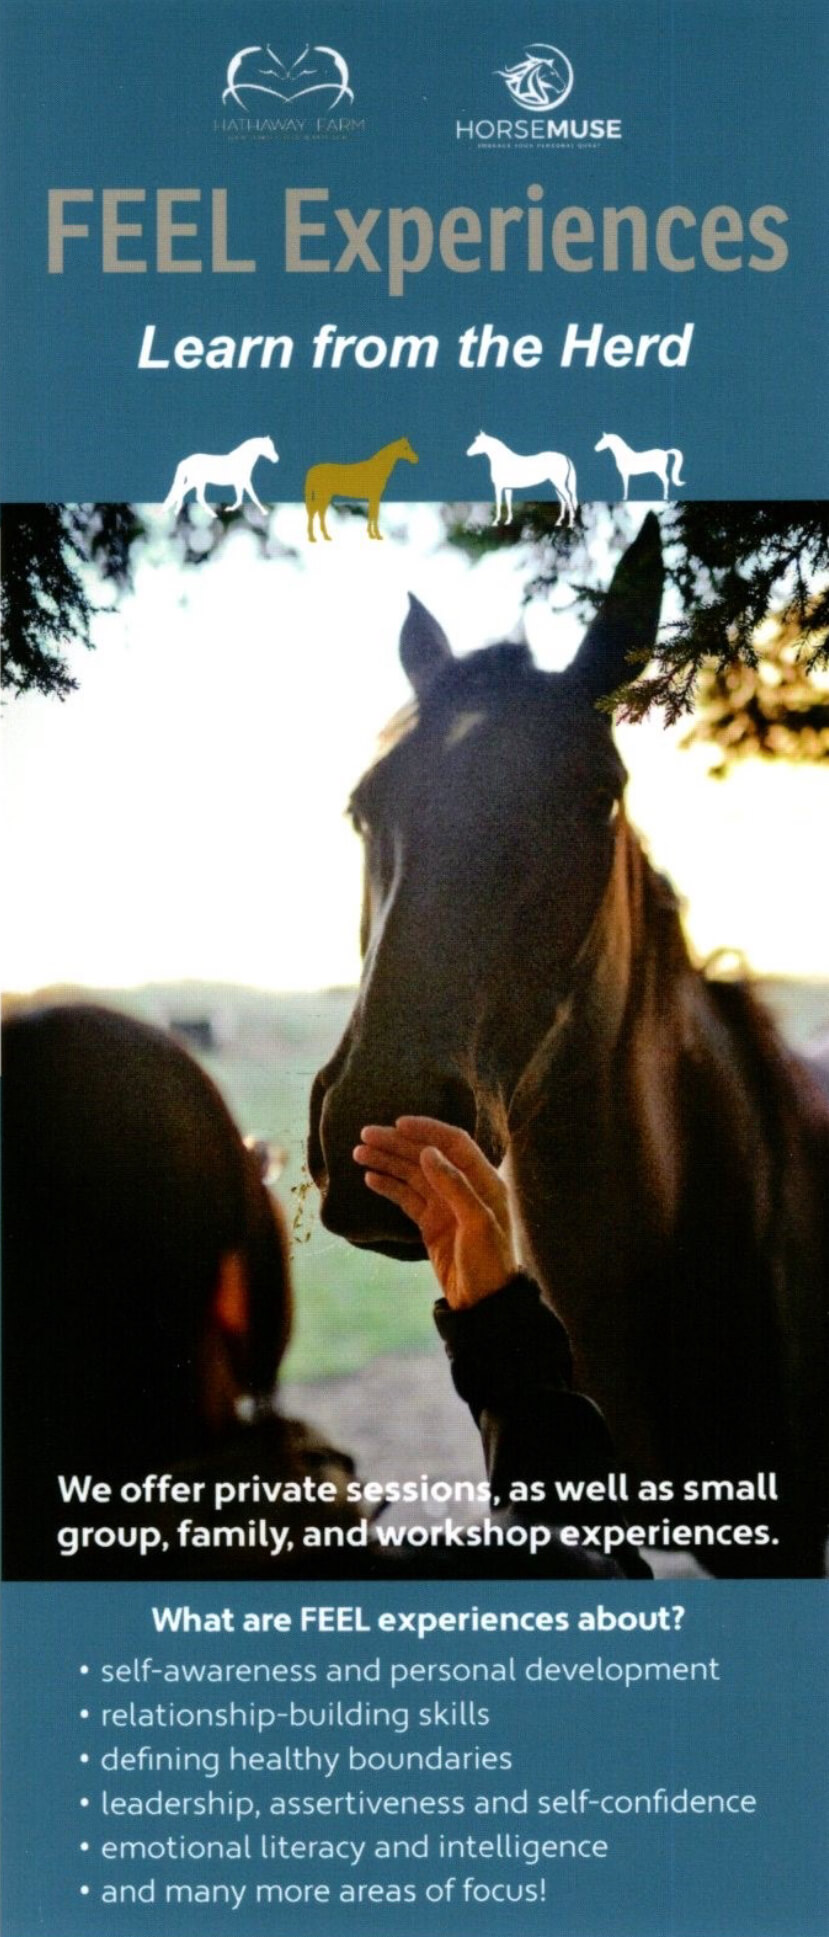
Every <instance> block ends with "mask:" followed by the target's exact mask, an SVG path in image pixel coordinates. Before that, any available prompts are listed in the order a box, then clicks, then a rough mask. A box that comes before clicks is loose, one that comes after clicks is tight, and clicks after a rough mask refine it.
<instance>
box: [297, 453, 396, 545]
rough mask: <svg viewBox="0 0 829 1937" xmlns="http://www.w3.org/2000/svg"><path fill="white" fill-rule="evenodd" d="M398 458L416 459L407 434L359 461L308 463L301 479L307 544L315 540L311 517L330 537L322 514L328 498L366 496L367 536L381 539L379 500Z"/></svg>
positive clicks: (326, 508) (329, 500)
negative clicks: (308, 466)
mask: <svg viewBox="0 0 829 1937" xmlns="http://www.w3.org/2000/svg"><path fill="white" fill-rule="evenodd" d="M401 457H404V458H405V459H406V462H407V463H408V464H416V463H417V461H418V460H417V452H416V451H413V450H412V447H411V444H410V443H409V440H408V438H407V437H398V439H397V442H396V443H395V444H384V445H383V449H382V450H381V451H375V453H374V456H373V457H366V458H364V459H363V461H362V463H360V464H312V466H311V469H310V471H309V472H308V475H307V477H306V479H305V509H306V511H307V513H308V537H309V538H310V540H311V544H312V545H315V544H316V542H317V541H316V538H315V536H314V519H315V518H319V521H320V531H321V532H322V535H323V538H330V536H331V533H330V531H328V529H327V527H326V523H325V514H326V511H327V510H328V506H329V505H330V503H331V499H332V498H366V499H367V500H368V535H369V538H381V537H382V535H383V534H382V532H381V531H380V529H379V527H378V524H377V514H378V512H379V510H380V499H381V498H382V496H383V492H384V490H385V488H386V485H387V483H388V481H389V478H390V476H391V473H392V471H393V470H394V467H395V464H396V463H397V461H398V458H401Z"/></svg>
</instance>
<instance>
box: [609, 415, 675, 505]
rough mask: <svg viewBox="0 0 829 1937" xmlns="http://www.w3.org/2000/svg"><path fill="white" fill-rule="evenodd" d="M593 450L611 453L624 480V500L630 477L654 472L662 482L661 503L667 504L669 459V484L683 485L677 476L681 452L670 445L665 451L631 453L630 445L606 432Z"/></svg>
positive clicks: (621, 438)
mask: <svg viewBox="0 0 829 1937" xmlns="http://www.w3.org/2000/svg"><path fill="white" fill-rule="evenodd" d="M595 448H596V450H597V451H612V453H613V456H614V458H615V459H616V463H617V465H618V467H619V471H620V472H621V475H622V478H623V480H624V486H625V490H624V496H625V498H627V494H628V485H629V483H630V480H631V478H632V477H638V476H639V473H640V472H641V471H654V472H655V473H656V476H657V477H658V478H661V480H662V498H663V502H665V503H667V499H668V459H669V458H671V457H672V458H673V460H674V465H673V471H672V473H671V483H672V484H679V485H684V483H685V479H684V478H681V477H680V475H679V473H680V471H681V469H682V464H683V457H682V452H681V451H678V450H676V449H675V448H674V446H673V445H672V444H671V445H669V447H668V449H667V450H666V451H660V450H658V449H656V450H652V451H632V450H631V448H630V445H629V444H626V443H625V440H624V438H623V437H617V436H616V435H615V433H614V432H613V431H611V430H606V431H605V432H604V435H603V436H602V437H600V438H599V441H598V444H597V445H596V446H595Z"/></svg>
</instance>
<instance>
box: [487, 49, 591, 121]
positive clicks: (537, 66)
mask: <svg viewBox="0 0 829 1937" xmlns="http://www.w3.org/2000/svg"><path fill="white" fill-rule="evenodd" d="M495 72H496V74H497V75H498V77H499V79H500V80H502V81H503V82H504V83H505V85H506V87H507V88H508V89H509V92H510V94H511V95H512V98H513V100H514V101H517V102H518V105H519V107H522V108H557V107H560V105H561V103H562V101H566V99H567V96H568V94H569V93H570V90H571V88H572V85H573V80H574V75H573V68H572V64H571V62H570V61H569V60H568V59H567V55H566V54H562V52H561V48H560V47H551V46H550V45H549V43H548V42H547V41H543V40H539V41H535V42H533V44H532V46H530V47H527V48H525V50H524V55H523V58H522V59H521V60H520V61H516V62H515V64H514V66H512V67H497V68H496V69H495Z"/></svg>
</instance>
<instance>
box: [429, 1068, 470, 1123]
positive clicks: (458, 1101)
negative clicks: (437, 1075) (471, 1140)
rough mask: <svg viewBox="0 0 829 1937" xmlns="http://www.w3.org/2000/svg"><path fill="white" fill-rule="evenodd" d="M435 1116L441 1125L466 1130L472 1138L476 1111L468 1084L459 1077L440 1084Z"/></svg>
mask: <svg viewBox="0 0 829 1937" xmlns="http://www.w3.org/2000/svg"><path fill="white" fill-rule="evenodd" d="M435 1114H436V1115H437V1116H439V1117H440V1119H441V1121H442V1122H443V1123H452V1124H454V1126H455V1128H456V1129H458V1130H467V1131H468V1132H469V1135H470V1136H471V1137H474V1135H475V1125H476V1121H477V1109H476V1105H475V1097H474V1095H473V1092H472V1090H471V1089H470V1087H469V1084H468V1083H464V1082H463V1081H462V1080H461V1078H460V1077H450V1078H449V1079H448V1081H445V1082H444V1083H442V1085H441V1101H440V1105H439V1107H438V1109H437V1110H436V1112H435Z"/></svg>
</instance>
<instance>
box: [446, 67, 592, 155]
mask: <svg viewBox="0 0 829 1937" xmlns="http://www.w3.org/2000/svg"><path fill="white" fill-rule="evenodd" d="M492 71H493V74H494V75H495V76H496V78H497V79H498V80H499V81H503V83H504V86H505V88H506V90H507V93H508V94H509V96H510V98H511V100H513V101H514V102H515V105H516V107H518V108H520V109H523V110H524V112H523V113H521V114H518V115H516V116H515V117H514V118H509V117H508V116H505V115H502V114H496V113H492V114H489V115H485V116H482V117H477V118H475V119H473V120H469V121H466V120H464V121H460V120H459V121H456V123H455V139H456V141H473V142H474V143H475V144H476V146H477V147H479V148H490V147H492V148H512V147H517V146H518V145H519V144H521V143H526V144H527V145H528V146H531V147H533V148H550V149H555V148H570V149H572V148H579V147H584V148H596V147H598V146H599V145H600V144H601V143H602V142H604V141H620V140H621V138H622V123H621V121H620V120H619V119H618V117H615V118H609V117H608V116H607V115H591V114H582V115H580V116H577V117H576V118H575V119H571V118H570V117H569V116H566V117H564V116H561V115H560V114H558V112H557V110H558V109H559V108H561V107H562V106H563V105H564V102H565V101H567V100H569V97H570V95H571V94H572V91H573V87H574V85H575V78H576V77H575V72H574V69H573V63H572V61H571V60H570V58H569V56H568V55H567V54H564V53H562V50H561V48H560V47H554V46H553V44H552V41H548V40H535V41H532V42H531V43H530V45H529V46H528V47H525V48H524V52H523V54H522V55H521V58H520V60H517V61H513V62H511V63H510V64H509V65H508V66H506V67H496V68H493V70H492Z"/></svg>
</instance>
